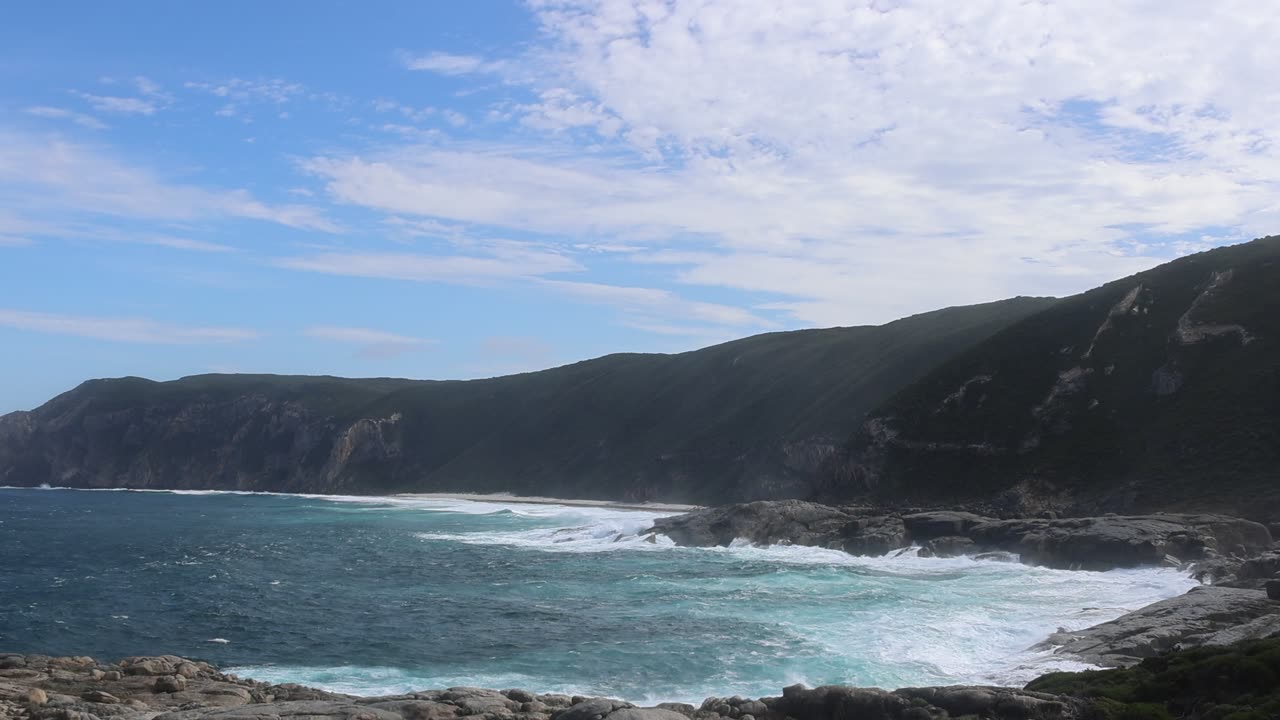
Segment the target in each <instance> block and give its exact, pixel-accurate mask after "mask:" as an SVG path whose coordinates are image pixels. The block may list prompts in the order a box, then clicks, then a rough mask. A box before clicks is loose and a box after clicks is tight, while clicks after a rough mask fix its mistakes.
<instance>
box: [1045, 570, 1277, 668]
mask: <svg viewBox="0 0 1280 720" xmlns="http://www.w3.org/2000/svg"><path fill="white" fill-rule="evenodd" d="M1275 632H1280V603H1277V602H1275V601H1273V600H1269V599H1268V598H1267V594H1266V593H1265V592H1263V591H1260V590H1247V589H1242V588H1226V587H1211V586H1204V587H1198V588H1193V589H1192V590H1191V591H1190V592H1188V593H1186V594H1184V595H1180V596H1178V597H1175V598H1170V599H1168V600H1162V601H1160V602H1158V603H1154V604H1152V605H1148V606H1147V607H1144V608H1142V609H1140V610H1136V611H1134V612H1131V613H1129V614H1128V615H1124V616H1122V617H1119V618H1116V619H1115V620H1112V621H1111V622H1106V623H1102V624H1101V625H1095V626H1094V627H1091V628H1088V629H1086V630H1081V631H1078V632H1070V633H1056V634H1054V635H1052V636H1050V638H1049V639H1048V640H1047V641H1045V642H1044V643H1042V644H1041V645H1040V646H1039V647H1041V648H1043V649H1052V650H1054V651H1055V652H1057V653H1063V654H1068V655H1072V656H1075V657H1078V658H1081V659H1082V660H1084V661H1085V662H1088V663H1091V664H1094V665H1103V666H1106V667H1124V666H1128V665H1133V664H1134V663H1137V662H1139V661H1141V660H1142V659H1143V658H1149V657H1155V656H1156V655H1159V654H1161V653H1164V652H1168V651H1170V650H1173V649H1176V648H1179V647H1182V648H1189V647H1196V646H1200V645H1229V644H1231V643H1235V642H1239V641H1242V640H1252V639H1258V638H1264V637H1268V636H1269V635H1271V634H1273V633H1275Z"/></svg>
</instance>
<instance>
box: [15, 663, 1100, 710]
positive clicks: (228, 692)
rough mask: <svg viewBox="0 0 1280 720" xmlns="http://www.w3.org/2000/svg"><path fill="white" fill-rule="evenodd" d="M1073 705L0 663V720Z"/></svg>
mask: <svg viewBox="0 0 1280 720" xmlns="http://www.w3.org/2000/svg"><path fill="white" fill-rule="evenodd" d="M1085 715H1086V713H1085V708H1084V705H1083V704H1082V703H1081V701H1079V700H1077V699H1075V698H1070V697H1060V696H1056V695H1050V694H1046V693H1039V692H1029V691H1024V690H1016V689H1011V688H997V687H940V688H904V689H901V690H895V691H893V692H888V691H885V690H879V689H876V688H851V687H839V686H828V687H820V688H815V689H807V688H805V687H803V686H800V685H795V686H791V687H788V688H786V689H784V690H783V694H782V696H781V697H772V698H761V699H759V700H750V699H744V698H741V697H731V698H719V697H712V698H707V700H706V701H705V702H703V703H702V705H701V706H700V707H694V706H693V705H687V704H683V703H663V704H661V705H658V706H656V707H649V708H641V707H636V706H635V705H633V704H631V703H628V702H623V701H620V700H614V699H610V698H599V697H577V696H575V697H570V696H567V695H538V694H535V693H531V692H526V691H524V690H502V691H497V690H485V689H479V688H462V687H458V688H449V689H447V690H431V691H425V692H415V693H412V694H407V695H395V696H386V697H356V696H352V695H341V694H338V693H331V692H325V691H322V690H316V689H313V688H307V687H302V686H299V685H270V684H267V683H262V682H256V681H253V680H247V679H241V678H238V677H236V676H234V675H227V674H224V673H222V672H219V671H218V670H217V668H215V667H213V666H212V665H209V664H206V663H202V662H198V661H195V660H187V659H184V658H180V657H174V656H161V657H133V658H126V659H124V660H121V661H120V662H119V663H114V664H106V663H99V662H98V661H96V660H94V659H93V658H88V657H47V656H43V655H16V654H3V653H0V718H3V719H4V720H18V719H19V718H21V719H23V720H107V719H111V720H283V719H287V720H454V719H455V718H473V719H475V720H787V719H788V718H791V719H793V720H845V719H850V720H852V719H853V718H858V719H859V720H861V719H865V720H881V719H884V720H944V719H945V718H950V717H961V716H977V717H983V718H994V719H999V720H1029V719H1031V718H1044V719H1046V720H1048V719H1061V720H1071V719H1072V718H1078V717H1081V718H1082V717H1085Z"/></svg>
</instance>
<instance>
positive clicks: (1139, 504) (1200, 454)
mask: <svg viewBox="0 0 1280 720" xmlns="http://www.w3.org/2000/svg"><path fill="white" fill-rule="evenodd" d="M826 479H827V483H828V484H827V485H825V486H824V487H823V492H824V493H826V494H828V495H833V496H839V497H861V496H873V497H880V498H892V499H894V500H895V501H907V502H922V503H948V502H959V501H965V500H975V499H982V500H988V501H989V500H991V499H997V500H999V501H1002V502H1004V503H1005V504H1006V505H1007V506H1009V507H1011V508H1019V509H1020V510H1021V511H1023V512H1027V511H1035V510H1040V509H1064V510H1068V511H1100V510H1103V511H1105V510H1114V511H1124V512H1133V511H1149V510H1218V511H1226V512H1231V513H1235V514H1239V515H1242V516H1247V517H1259V518H1272V517H1276V516H1280V237H1270V238H1264V239H1261V240H1256V241H1254V242H1251V243H1247V244H1243V245H1237V246H1233V247H1227V248H1221V249H1217V250H1213V251H1210V252H1204V253H1200V254H1197V255H1193V256H1188V257H1184V258H1181V259H1179V260H1176V261H1173V262H1170V263H1168V264H1165V265H1162V266H1160V267H1157V268H1155V269H1153V270H1150V271H1148V272H1144V273H1140V274H1138V275H1135V276H1133V277H1129V278H1125V279H1123V280H1118V281H1116V282H1112V283H1108V284H1107V285H1104V286H1102V287H1100V288H1097V289H1096V290H1092V291H1089V292H1086V293H1084V294H1081V295H1077V296H1074V297H1071V298H1067V299H1064V300H1062V301H1061V302H1058V303H1056V304H1054V305H1053V306H1051V307H1048V308H1046V309H1044V310H1043V311H1041V312H1039V313H1036V314H1034V315H1032V316H1029V317H1027V318H1025V319H1023V320H1021V321H1019V322H1016V323H1014V324H1012V325H1011V326H1010V327H1008V328H1006V329H1004V330H1002V331H1001V332H999V333H996V334H995V335H993V336H992V337H990V338H988V339H987V340H985V341H983V342H981V343H978V344H977V345H975V346H973V347H971V348H969V349H967V350H964V351H962V352H960V353H958V354H957V356H956V357H954V358H952V359H950V360H948V361H947V362H945V363H943V364H942V365H941V366H939V367H938V368H937V369H935V370H933V371H931V372H930V373H928V374H927V375H926V376H925V377H924V378H923V379H921V380H919V381H917V382H915V383H912V384H910V385H909V386H907V387H906V388H904V389H902V390H901V391H899V392H898V393H896V394H895V395H894V396H893V397H892V398H891V399H890V400H888V401H887V402H885V403H884V404H882V405H881V406H880V407H879V408H877V409H876V410H875V411H874V412H873V413H872V414H871V416H870V418H869V419H868V421H867V422H866V423H864V425H863V426H862V428H861V429H860V430H859V432H858V433H856V436H855V437H854V439H853V441H852V443H851V446H850V449H849V453H848V455H847V457H846V459H845V461H844V462H843V463H842V464H839V465H838V467H836V468H835V469H834V470H833V472H832V473H831V474H829V475H828V476H827V478H826Z"/></svg>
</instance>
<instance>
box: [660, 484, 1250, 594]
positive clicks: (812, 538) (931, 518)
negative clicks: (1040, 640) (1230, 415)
mask: <svg viewBox="0 0 1280 720" xmlns="http://www.w3.org/2000/svg"><path fill="white" fill-rule="evenodd" d="M653 532H658V533H662V534H664V535H666V536H668V537H670V538H671V539H672V540H674V541H675V542H676V543H677V544H680V545H691V546H714V545H720V546H726V545H729V544H730V543H732V542H733V541H735V540H745V541H747V542H751V543H755V544H761V545H765V544H791V545H810V546H816V547H826V548H836V549H841V550H845V551H846V552H849V553H853V554H855V555H883V554H885V553H888V552H891V551H893V550H897V549H900V548H904V547H908V546H910V545H912V544H918V545H920V546H921V547H922V554H926V555H937V556H942V557H948V556H953V555H962V554H963V555H978V554H981V553H990V552H1007V553H1015V554H1017V555H1018V556H1019V557H1020V558H1021V559H1022V561H1023V562H1026V563H1029V564H1034V565H1044V566H1048V567H1055V568H1064V569H1088V570H1109V569H1112V568H1119V567H1138V566H1142V565H1163V564H1170V563H1173V564H1179V565H1180V564H1183V563H1189V562H1195V561H1201V560H1207V559H1211V558H1219V557H1232V556H1234V557H1238V558H1242V559H1243V558H1249V557H1255V558H1257V562H1256V563H1254V565H1256V567H1257V570H1256V572H1258V573H1264V572H1266V571H1267V568H1269V567H1270V564H1269V563H1270V560H1264V559H1262V558H1264V557H1269V555H1264V553H1267V552H1269V548H1270V547H1271V543H1272V537H1271V533H1270V532H1269V531H1268V530H1267V528H1266V526H1264V525H1262V524H1260V523H1256V522H1252V521H1250V520H1241V519H1239V518H1232V517H1227V516H1224V515H1172V514H1168V515H1165V514H1162V515H1138V516H1103V517H1089V518H1056V517H1041V518H1030V519H1021V520H997V519H994V518H989V517H984V516H982V515H977V514H974V513H969V512H953V511H934V512H919V513H908V514H901V515H900V514H897V513H893V512H886V511H878V510H873V509H868V508H861V507H834V506H828V505H820V504H818V503H812V502H803V501H799V500H778V501H760V502H753V503H743V504H739V505H725V506H721V507H715V508H707V509H703V510H697V511H694V512H691V513H686V514H684V515H679V516H675V517H668V518H660V519H658V520H656V521H654V526H653ZM1250 562H1253V561H1250ZM1250 567H1254V566H1253V565H1251V566H1250ZM1233 572H1234V570H1233ZM1250 572H1253V570H1250ZM1259 587H1261V585H1260V584H1259Z"/></svg>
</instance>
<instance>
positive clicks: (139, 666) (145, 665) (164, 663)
mask: <svg viewBox="0 0 1280 720" xmlns="http://www.w3.org/2000/svg"><path fill="white" fill-rule="evenodd" d="M120 666H121V667H122V668H124V672H125V674H126V675H152V676H155V675H172V674H173V673H174V671H175V668H174V666H173V663H171V662H169V661H168V660H167V659H165V658H148V657H139V658H128V659H126V660H124V661H122V662H121V663H120Z"/></svg>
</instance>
